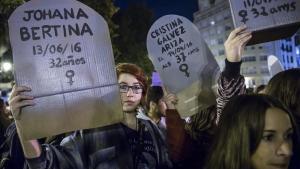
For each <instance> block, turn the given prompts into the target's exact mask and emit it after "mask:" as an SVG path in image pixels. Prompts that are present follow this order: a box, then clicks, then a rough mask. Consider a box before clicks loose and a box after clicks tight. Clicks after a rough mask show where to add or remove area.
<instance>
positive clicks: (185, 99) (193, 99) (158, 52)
mask: <svg viewBox="0 0 300 169" xmlns="http://www.w3.org/2000/svg"><path fill="white" fill-rule="evenodd" d="M147 49H148V53H149V57H150V59H151V61H152V63H153V65H154V67H155V69H156V71H157V72H158V73H159V75H160V78H161V80H162V82H163V84H164V86H165V87H166V88H167V89H168V90H169V91H170V92H172V93H175V94H177V97H178V98H179V103H178V105H177V109H178V111H179V113H180V114H181V116H182V117H187V116H190V115H192V114H195V113H197V112H198V111H199V110H201V109H203V108H206V107H208V106H210V105H212V104H215V99H216V98H215V95H214V92H213V90H212V86H213V85H215V84H216V83H217V82H216V81H217V78H218V76H219V73H220V69H219V66H218V64H217V62H216V60H215V59H214V56H213V55H212V53H211V51H210V50H209V48H208V46H207V45H206V43H205V41H204V40H203V39H202V37H201V35H200V32H199V30H198V29H197V27H196V26H195V25H194V24H193V23H192V22H190V21H189V20H188V19H186V18H184V17H182V16H178V15H166V16H163V17H161V18H159V19H158V20H157V21H156V22H155V23H154V24H153V25H152V26H151V28H150V30H149V32H148V36H147Z"/></svg>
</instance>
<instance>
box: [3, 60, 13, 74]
mask: <svg viewBox="0 0 300 169" xmlns="http://www.w3.org/2000/svg"><path fill="white" fill-rule="evenodd" d="M2 69H3V71H4V72H8V71H11V69H12V65H11V63H9V62H3V63H2Z"/></svg>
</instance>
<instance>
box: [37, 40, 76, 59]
mask: <svg viewBox="0 0 300 169" xmlns="http://www.w3.org/2000/svg"><path fill="white" fill-rule="evenodd" d="M67 50H69V51H70V52H71V53H75V52H76V53H80V52H81V44H80V42H77V43H75V44H69V43H66V44H47V45H45V46H42V45H34V46H32V51H33V55H42V56H45V55H48V54H62V55H64V54H65V52H66V51H67Z"/></svg>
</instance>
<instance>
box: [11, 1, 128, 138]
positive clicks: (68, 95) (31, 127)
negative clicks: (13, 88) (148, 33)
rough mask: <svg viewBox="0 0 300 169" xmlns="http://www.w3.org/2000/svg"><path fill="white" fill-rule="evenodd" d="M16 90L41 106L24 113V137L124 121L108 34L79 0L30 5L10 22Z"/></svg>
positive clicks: (17, 11) (28, 108) (92, 11)
mask: <svg viewBox="0 0 300 169" xmlns="http://www.w3.org/2000/svg"><path fill="white" fill-rule="evenodd" d="M9 34H10V42H11V46H12V49H13V59H14V66H15V67H14V68H15V69H14V70H15V79H16V83H17V85H25V86H28V87H30V88H31V89H32V91H31V92H29V93H27V94H28V95H31V96H34V97H35V98H36V99H35V100H34V101H35V103H36V105H35V106H32V107H25V108H23V109H22V114H21V120H20V121H19V124H18V125H21V126H22V127H21V129H22V132H21V133H23V134H24V136H23V137H24V138H28V139H31V138H40V137H45V136H50V135H55V134H59V133H64V132H68V131H72V130H77V129H84V128H94V127H98V126H103V125H108V124H112V123H116V122H119V121H121V119H122V118H123V114H122V111H121V104H120V96H119V88H118V85H117V78H116V73H115V68H114V66H115V63H114V59H113V52H112V46H111V41H110V36H109V30H108V26H107V23H106V22H105V20H104V19H103V18H102V17H101V16H100V15H99V14H98V13H96V12H95V11H94V10H92V9H91V8H89V7H88V6H86V5H84V4H82V3H80V2H78V1H76V0H31V1H29V2H27V3H25V4H23V5H22V6H20V7H18V8H17V9H16V10H15V11H14V12H13V14H12V15H11V16H10V18H9Z"/></svg>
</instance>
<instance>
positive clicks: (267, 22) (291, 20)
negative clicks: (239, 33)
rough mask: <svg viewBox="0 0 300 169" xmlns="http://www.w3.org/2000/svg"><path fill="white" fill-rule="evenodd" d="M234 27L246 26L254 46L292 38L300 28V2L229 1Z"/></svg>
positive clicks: (285, 0) (265, 0) (287, 0)
mask: <svg viewBox="0 0 300 169" xmlns="http://www.w3.org/2000/svg"><path fill="white" fill-rule="evenodd" d="M229 3H230V8H231V14H232V17H233V23H234V27H235V28H237V27H239V26H241V25H244V24H246V25H247V27H248V28H249V30H250V31H252V32H253V33H252V39H251V40H250V41H249V42H248V44H247V45H253V44H258V43H263V42H268V41H274V40H277V39H283V38H287V37H290V36H292V35H293V34H295V33H296V31H297V30H298V29H299V27H300V12H299V11H300V1H299V0H229Z"/></svg>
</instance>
